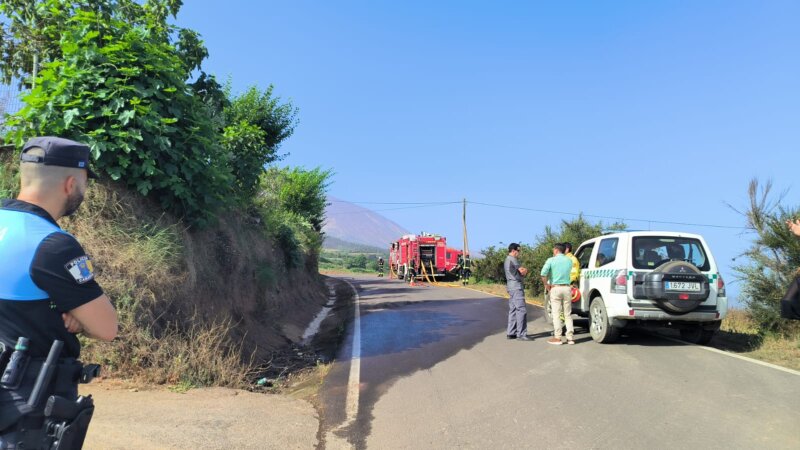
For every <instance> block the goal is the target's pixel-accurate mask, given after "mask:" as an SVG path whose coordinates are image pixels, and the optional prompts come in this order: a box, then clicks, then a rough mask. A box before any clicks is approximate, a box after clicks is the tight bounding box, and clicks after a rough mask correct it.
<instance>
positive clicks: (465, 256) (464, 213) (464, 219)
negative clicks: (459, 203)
mask: <svg viewBox="0 0 800 450" xmlns="http://www.w3.org/2000/svg"><path fill="white" fill-rule="evenodd" d="M461 218H462V222H463V224H464V255H463V258H464V261H465V262H466V260H467V255H468V254H469V240H468V239H467V199H466V198H465V199H464V212H463V215H462V216H461Z"/></svg>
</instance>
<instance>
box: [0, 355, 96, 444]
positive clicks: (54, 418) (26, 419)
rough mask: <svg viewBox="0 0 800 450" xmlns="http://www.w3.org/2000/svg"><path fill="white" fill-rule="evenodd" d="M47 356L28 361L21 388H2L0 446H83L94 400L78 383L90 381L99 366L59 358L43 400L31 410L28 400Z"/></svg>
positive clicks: (0, 397)
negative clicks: (28, 406)
mask: <svg viewBox="0 0 800 450" xmlns="http://www.w3.org/2000/svg"><path fill="white" fill-rule="evenodd" d="M44 361H45V360H44V358H34V359H32V360H31V361H30V363H29V364H28V367H27V369H26V371H25V375H24V377H23V381H22V384H21V385H20V386H19V388H18V389H14V390H7V389H0V450H6V449H17V448H26V449H40V448H46V449H72V448H81V446H82V445H83V440H84V438H85V436H86V431H87V430H88V427H89V421H90V420H91V418H92V414H93V413H94V403H93V401H92V399H91V396H89V397H78V383H79V382H89V381H91V379H92V378H93V377H94V376H96V375H97V373H98V371H99V370H98V369H99V366H97V365H94V364H92V365H88V366H85V367H84V365H83V364H82V363H81V362H80V361H78V360H76V359H74V358H62V359H59V360H58V363H57V365H56V370H55V373H54V376H53V378H52V380H51V382H50V383H49V385H48V386H46V389H45V391H44V393H45V396H44V397H43V399H46V401H43V402H42V404H40V405H37V406H36V408H34V409H33V410H30V409H29V408H28V409H26V403H27V401H28V398H29V397H30V395H31V392H32V390H33V385H34V383H35V381H36V378H37V375H38V373H39V371H40V370H41V368H42V365H43V364H44Z"/></svg>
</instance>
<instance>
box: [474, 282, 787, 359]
mask: <svg viewBox="0 0 800 450" xmlns="http://www.w3.org/2000/svg"><path fill="white" fill-rule="evenodd" d="M469 287H470V288H473V289H476V290H479V291H481V292H486V293H487V294H492V295H496V296H498V297H504V298H507V297H508V294H507V293H506V288H505V285H502V284H497V283H476V284H471V285H470V286H469ZM525 294H526V295H525V299H526V300H527V301H528V302H529V303H533V304H536V305H539V306H541V305H542V301H543V299H542V297H535V296H532V295H531V294H530V292H526V293H525ZM665 332H669V331H665ZM670 335H672V333H670ZM709 347H714V348H718V349H720V350H725V351H729V352H732V353H736V354H739V355H742V356H747V357H749V358H753V359H757V360H759V361H764V362H768V363H771V364H776V365H779V366H782V367H787V368H789V369H794V370H800V336H783V335H776V334H765V333H761V332H760V330H759V328H758V324H757V323H756V322H755V321H754V320H753V318H752V317H751V316H750V314H749V313H748V312H747V311H744V310H741V309H731V310H729V311H728V315H727V317H725V319H724V320H723V321H722V326H721V327H720V331H719V332H718V333H717V334H716V335H715V336H714V339H713V340H712V341H711V343H710V344H709Z"/></svg>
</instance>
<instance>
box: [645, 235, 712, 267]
mask: <svg viewBox="0 0 800 450" xmlns="http://www.w3.org/2000/svg"><path fill="white" fill-rule="evenodd" d="M632 249H633V267H635V268H637V269H655V268H656V267H658V266H660V265H662V264H666V263H668V262H669V261H686V262H690V263H692V264H694V265H695V266H696V267H697V268H698V269H700V270H710V269H711V265H710V263H709V261H708V255H707V253H706V251H705V249H704V248H703V244H702V243H701V242H700V241H699V240H698V239H693V238H683V237H673V236H638V237H634V238H633V245H632Z"/></svg>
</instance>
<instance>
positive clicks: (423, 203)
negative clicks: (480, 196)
mask: <svg viewBox="0 0 800 450" xmlns="http://www.w3.org/2000/svg"><path fill="white" fill-rule="evenodd" d="M329 202H331V203H353V204H356V205H450V204H454V203H461V202H460V201H455V202H355V201H350V200H329Z"/></svg>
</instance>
